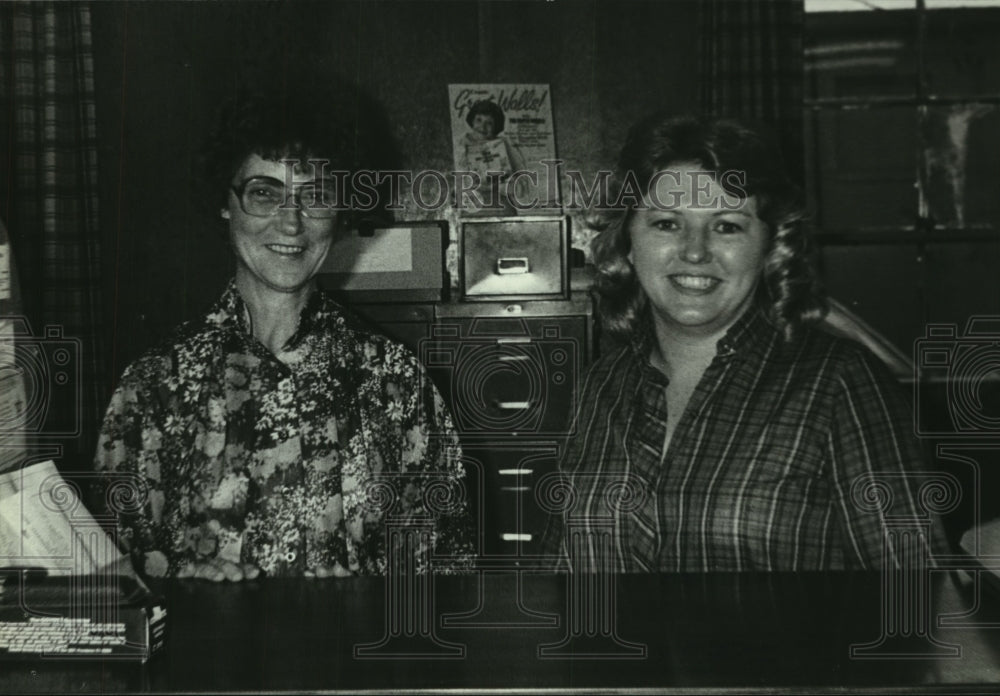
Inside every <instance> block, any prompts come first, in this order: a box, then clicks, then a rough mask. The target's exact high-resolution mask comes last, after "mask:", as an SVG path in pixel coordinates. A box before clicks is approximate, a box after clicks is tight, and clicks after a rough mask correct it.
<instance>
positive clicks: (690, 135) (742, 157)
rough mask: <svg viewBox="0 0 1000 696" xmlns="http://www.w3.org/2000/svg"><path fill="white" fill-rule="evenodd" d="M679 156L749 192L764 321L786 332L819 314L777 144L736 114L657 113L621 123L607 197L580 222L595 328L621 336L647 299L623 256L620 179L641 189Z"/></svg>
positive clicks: (635, 325)
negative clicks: (758, 235) (761, 237)
mask: <svg viewBox="0 0 1000 696" xmlns="http://www.w3.org/2000/svg"><path fill="white" fill-rule="evenodd" d="M681 163H696V164H698V165H699V166H700V167H701V168H702V169H703V170H705V171H707V172H711V173H713V175H714V176H715V179H716V181H717V182H718V183H719V185H720V186H722V187H723V188H724V189H725V190H726V191H727V193H729V194H733V195H738V196H739V197H741V198H742V197H749V196H756V198H757V210H758V215H759V216H760V218H761V220H762V221H763V222H764V223H765V224H766V225H767V228H768V232H769V240H768V249H767V253H766V256H765V260H764V269H763V273H762V277H761V279H760V282H759V283H758V284H757V291H756V292H757V297H756V300H757V301H758V302H759V303H760V304H761V306H762V307H763V308H764V309H765V313H766V315H767V316H768V318H769V320H770V321H771V323H772V324H774V325H775V326H776V327H777V328H778V329H779V330H781V331H782V333H783V334H784V336H785V338H786V339H787V340H792V338H794V336H795V335H796V333H797V332H798V331H799V329H801V328H802V327H803V326H804V325H806V324H809V323H812V322H817V321H819V320H821V319H822V318H823V316H824V315H825V314H826V311H827V304H826V298H825V295H824V293H823V290H822V287H821V285H820V282H819V279H818V277H817V274H816V271H815V266H814V264H813V253H812V248H811V242H810V234H809V226H808V223H807V219H806V211H805V205H804V203H803V200H802V195H801V193H800V191H799V189H798V187H797V186H795V185H794V184H793V183H792V181H791V180H790V179H789V177H788V175H787V173H786V171H785V169H784V165H783V164H782V160H781V156H780V153H779V151H778V148H777V147H776V146H775V145H773V144H772V143H770V142H769V141H768V139H767V138H765V137H764V136H763V135H762V134H760V133H759V132H757V131H756V130H753V129H751V128H750V127H748V126H746V125H743V124H741V123H739V122H737V121H732V120H725V119H705V118H698V117H693V116H682V117H670V116H667V115H665V114H662V113H657V114H653V115H652V116H649V117H648V118H646V119H644V120H642V121H640V122H639V123H637V124H636V125H635V126H633V127H632V128H631V129H630V130H629V134H628V139H627V141H626V143H625V146H624V147H623V148H622V151H621V154H620V155H619V158H618V166H617V169H616V171H615V176H614V177H613V178H612V180H611V187H610V189H609V193H610V196H609V199H608V200H606V201H604V205H600V206H599V207H598V208H597V209H595V210H592V211H591V212H590V214H589V215H588V224H590V226H591V227H593V228H594V229H596V230H597V235H596V236H595V237H594V239H593V241H592V242H591V250H592V252H593V257H594V263H595V265H596V267H597V277H596V280H595V284H594V293H595V295H596V298H597V309H598V313H599V314H600V317H601V320H602V327H603V329H604V330H605V331H608V332H609V333H611V334H612V335H615V336H616V337H618V338H623V339H626V340H627V339H628V338H629V337H631V336H632V335H634V334H635V333H636V332H637V331H640V330H642V328H643V322H645V321H646V320H647V319H648V317H647V314H648V303H649V300H648V298H647V296H646V293H645V292H644V291H643V289H642V286H641V285H640V284H639V280H638V278H637V276H636V273H635V269H634V268H633V267H632V264H631V262H629V260H628V255H629V252H630V250H631V239H630V237H629V223H630V222H631V219H632V214H633V212H634V210H635V202H634V201H631V200H630V201H629V202H628V203H621V200H622V199H624V198H627V196H624V195H622V192H623V188H624V186H625V185H626V181H629V183H630V185H634V183H635V182H638V184H639V186H640V187H641V190H642V192H643V193H644V194H645V193H648V192H649V187H650V185H651V182H652V179H653V176H654V175H655V174H656V173H657V172H661V171H663V170H665V169H667V168H669V167H670V165H677V164H681ZM733 171H736V172H740V173H741V174H742V175H743V180H742V181H740V182H739V188H738V189H736V188H734V187H733V186H734V185H733V183H732V182H731V180H730V179H729V178H728V177H725V176H721V175H722V174H723V173H725V172H733ZM608 201H611V202H612V203H610V204H609V202H608Z"/></svg>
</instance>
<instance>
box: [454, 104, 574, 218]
mask: <svg viewBox="0 0 1000 696" xmlns="http://www.w3.org/2000/svg"><path fill="white" fill-rule="evenodd" d="M551 94H552V93H551V90H550V89H549V86H548V85H547V84H457V85H448V103H449V110H450V113H451V134H452V153H453V157H454V167H455V191H456V200H455V203H456V205H458V206H459V212H460V214H461V215H463V216H469V215H523V214H532V215H537V214H545V213H549V212H551V213H554V214H558V213H560V212H561V210H562V208H561V203H560V196H559V176H558V168H557V165H556V161H555V160H556V141H555V130H554V127H553V122H552V99H551Z"/></svg>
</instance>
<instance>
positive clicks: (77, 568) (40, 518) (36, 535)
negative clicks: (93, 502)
mask: <svg viewBox="0 0 1000 696" xmlns="http://www.w3.org/2000/svg"><path fill="white" fill-rule="evenodd" d="M121 559H122V554H121V553H120V552H119V551H118V549H117V548H116V547H115V544H114V541H113V540H112V539H111V537H109V536H108V535H107V534H106V533H105V532H104V531H103V530H102V529H101V528H100V526H99V525H98V524H97V522H96V521H95V520H94V518H93V517H92V516H91V514H90V512H89V511H88V510H87V509H86V508H85V507H84V506H83V503H82V502H81V501H80V498H79V496H78V495H77V493H76V490H75V489H74V487H73V486H72V485H70V484H69V483H67V482H66V481H65V479H63V477H62V476H61V475H60V474H59V471H58V470H57V469H56V466H55V464H54V463H53V462H52V461H47V462H41V463H38V464H33V465H31V466H29V467H26V468H24V469H19V470H17V471H11V472H8V473H6V474H3V475H2V476H0V567H3V566H6V567H10V566H30V567H37V568H45V569H46V570H48V572H49V574H50V575H88V574H91V573H95V572H97V571H98V570H99V569H101V568H104V567H106V566H108V565H110V564H112V563H117V562H119V561H120V560H121Z"/></svg>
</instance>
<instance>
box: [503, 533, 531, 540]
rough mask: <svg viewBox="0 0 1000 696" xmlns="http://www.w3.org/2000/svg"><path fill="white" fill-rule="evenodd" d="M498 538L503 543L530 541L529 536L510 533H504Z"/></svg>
mask: <svg viewBox="0 0 1000 696" xmlns="http://www.w3.org/2000/svg"><path fill="white" fill-rule="evenodd" d="M500 538H501V539H503V540H504V541H531V535H530V534H513V533H511V532H504V533H503V534H501V535H500Z"/></svg>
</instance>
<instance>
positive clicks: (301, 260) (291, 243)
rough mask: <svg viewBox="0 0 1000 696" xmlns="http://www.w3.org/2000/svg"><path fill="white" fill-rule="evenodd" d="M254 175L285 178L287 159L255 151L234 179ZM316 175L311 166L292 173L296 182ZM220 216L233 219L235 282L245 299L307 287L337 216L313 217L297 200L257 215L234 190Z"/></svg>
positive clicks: (238, 181)
mask: <svg viewBox="0 0 1000 696" xmlns="http://www.w3.org/2000/svg"><path fill="white" fill-rule="evenodd" d="M255 177H271V178H273V179H277V180H278V181H280V182H285V181H286V179H287V175H286V165H285V164H284V163H282V162H274V161H271V160H265V159H262V158H261V157H259V156H258V155H255V154H252V155H250V156H249V157H247V158H246V159H245V160H244V161H243V164H242V166H240V168H239V169H238V170H237V172H236V174H234V175H233V179H232V184H233V186H235V187H237V188H239V186H240V185H241V184H242V183H243V182H245V181H247V180H248V179H252V178H255ZM313 181H314V178H313V175H312V173H311V172H309V171H305V172H302V171H295V172H294V174H293V176H292V184H293V186H296V187H297V186H299V185H300V184H309V183H311V182H313ZM222 217H224V218H226V219H228V220H229V237H230V241H231V243H232V245H233V249H234V250H235V252H236V259H237V266H236V287H237V288H239V290H240V293H241V294H242V295H243V297H244V299H249V298H251V297H259V296H260V295H261V294H262V293H263V294H266V293H300V292H306V291H308V289H309V288H310V287H311V282H312V279H313V276H315V275H316V273H317V272H318V271H319V269H320V266H322V265H323V260H324V259H325V258H326V254H327V252H328V251H329V249H330V243H331V241H332V238H333V228H334V221H335V219H334V218H309V217H306V216H305V215H303V214H302V212H301V211H300V210H298V209H297V207H296V206H290V207H289V208H288V209H282V210H278V212H277V213H276V214H275V215H273V216H271V217H255V216H253V215H249V214H247V213H245V212H244V211H243V208H242V207H241V206H240V201H239V199H238V198H237V196H236V194H235V193H234V192H233V191H232V190H230V192H229V204H228V207H226V208H224V209H223V210H222Z"/></svg>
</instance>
